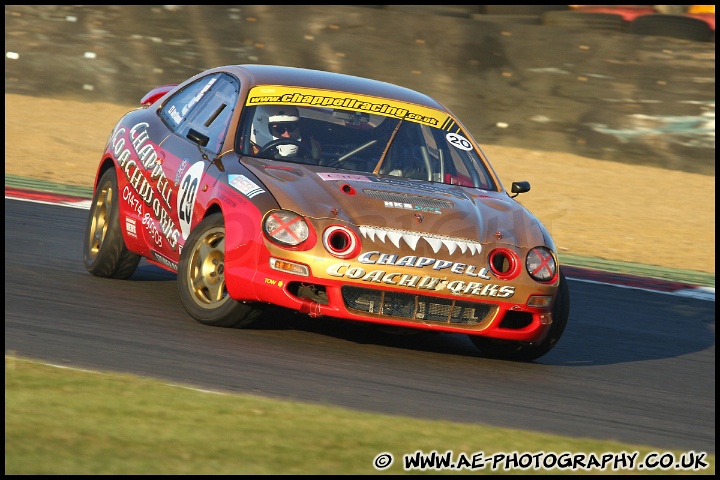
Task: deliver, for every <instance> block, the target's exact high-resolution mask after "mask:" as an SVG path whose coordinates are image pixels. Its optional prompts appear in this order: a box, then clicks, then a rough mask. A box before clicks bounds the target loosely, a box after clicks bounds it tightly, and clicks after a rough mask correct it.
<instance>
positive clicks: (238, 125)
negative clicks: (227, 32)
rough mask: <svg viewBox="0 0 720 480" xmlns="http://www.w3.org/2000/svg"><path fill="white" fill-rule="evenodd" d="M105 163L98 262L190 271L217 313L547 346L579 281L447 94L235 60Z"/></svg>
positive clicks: (188, 286) (495, 347) (139, 117)
mask: <svg viewBox="0 0 720 480" xmlns="http://www.w3.org/2000/svg"><path fill="white" fill-rule="evenodd" d="M141 105H142V106H141V107H140V108H138V109H136V110H133V111H130V112H129V113H127V114H125V115H124V116H123V117H122V118H121V119H120V121H119V122H118V123H117V125H116V126H115V128H114V129H113V131H112V133H111V135H110V137H109V139H108V142H107V145H106V147H105V150H104V153H103V155H102V158H101V160H100V164H99V167H98V169H97V175H96V181H95V186H94V195H93V199H92V203H91V208H90V214H89V217H88V221H87V229H86V232H85V237H84V251H83V261H84V264H85V267H86V268H87V270H88V271H89V272H90V273H91V274H93V275H96V276H99V277H109V278H119V279H126V278H129V277H130V276H132V275H133V273H134V272H135V270H136V269H137V267H138V264H139V262H140V259H141V258H145V259H146V260H147V262H149V263H150V264H154V265H157V266H159V267H162V268H164V269H167V270H169V271H171V272H174V273H176V274H177V285H178V290H179V296H180V300H181V302H182V305H183V306H184V308H185V310H187V312H188V313H189V315H190V316H192V317H193V318H195V319H196V320H198V321H199V322H202V323H204V324H206V325H213V326H222V327H246V326H248V325H250V324H251V323H256V322H262V318H263V316H262V313H263V312H264V311H265V310H266V307H268V306H270V305H273V306H277V307H284V308H287V309H290V310H294V311H297V312H301V313H304V314H307V315H309V316H311V317H318V316H321V315H324V316H328V317H332V318H336V319H343V320H348V321H360V322H371V323H375V324H382V325H385V326H392V327H404V328H402V329H398V330H407V329H408V328H409V329H421V330H429V331H437V332H452V333H461V334H467V335H469V338H470V339H471V341H472V342H473V343H474V345H475V346H477V347H478V349H479V350H480V351H481V352H482V353H484V354H485V355H487V356H490V357H498V358H506V359H513V360H524V361H530V360H534V359H536V358H538V357H540V356H542V355H544V354H546V353H547V352H549V351H550V350H551V349H552V348H553V347H554V346H555V344H556V343H557V342H558V340H559V339H560V337H561V335H562V333H563V331H564V329H565V326H566V324H567V321H568V316H569V292H568V287H567V283H566V280H565V277H564V276H563V273H562V271H561V270H560V267H559V264H558V257H557V252H556V248H555V245H554V244H553V241H552V239H551V237H550V235H549V233H548V231H547V229H546V228H545V227H544V226H543V225H542V224H541V222H540V221H538V219H537V218H535V217H534V216H533V215H532V214H531V213H529V212H528V211H527V210H526V209H525V208H524V207H523V206H522V205H521V204H519V203H518V202H517V201H516V200H515V199H514V197H515V196H517V194H519V193H523V192H527V191H528V190H529V189H530V185H529V184H528V183H527V182H514V183H513V184H512V187H511V190H510V192H508V191H507V190H505V188H504V187H503V186H502V184H501V183H500V180H499V178H498V176H497V174H496V173H495V172H494V170H493V169H492V167H491V165H490V163H489V162H488V160H487V158H486V156H485V154H484V153H483V152H482V150H481V148H480V147H479V146H478V144H477V143H476V141H475V140H474V139H473V137H472V135H470V133H469V132H468V131H467V130H466V129H465V127H464V126H463V125H462V124H461V123H460V120H459V119H457V118H456V117H455V116H454V115H453V114H452V113H451V112H450V111H449V110H448V109H447V108H445V107H444V106H443V105H441V104H440V103H438V102H437V101H435V100H433V99H432V98H430V97H428V96H426V95H424V94H421V93H418V92H416V91H413V90H410V89H407V88H403V87H400V86H396V85H392V84H389V83H384V82H380V81H376V80H370V79H366V78H360V77H354V76H349V75H343V74H337V73H329V72H323V71H314V70H307V69H300V68H290V67H281V66H264V65H232V66H223V67H218V68H213V69H210V70H207V71H204V72H202V73H199V74H197V75H195V76H193V77H191V78H190V79H188V80H186V81H184V82H183V83H181V84H178V85H175V84H173V85H165V86H160V87H157V88H155V89H154V90H151V91H150V92H149V93H148V94H147V95H146V96H145V97H144V98H143V99H142V100H141Z"/></svg>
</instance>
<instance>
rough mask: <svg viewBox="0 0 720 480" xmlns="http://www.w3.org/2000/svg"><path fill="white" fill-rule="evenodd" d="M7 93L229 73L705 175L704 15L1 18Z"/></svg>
mask: <svg viewBox="0 0 720 480" xmlns="http://www.w3.org/2000/svg"><path fill="white" fill-rule="evenodd" d="M5 50H6V54H5V92H6V93H15V94H22V95H30V96H43V97H55V98H68V99H74V100H77V99H80V100H83V101H88V102H97V101H103V102H112V103H120V104H127V105H135V104H138V103H139V100H140V98H141V97H142V96H143V95H144V94H145V93H146V92H147V91H149V90H150V89H152V88H153V87H155V86H157V85H161V84H166V83H180V82H182V81H184V80H185V79H187V78H189V77H190V76H192V75H194V74H196V73H199V72H201V71H203V70H205V69H208V68H211V67H215V66H219V65H226V64H243V63H253V64H277V65H288V66H295V67H304V68H312V69H319V70H327V71H332V72H340V73H345V74H350V75H358V76H363V77H369V78H374V79H377V80H381V81H387V82H391V83H396V84H399V85H402V86H405V87H409V88H413V89H416V90H419V91H421V92H423V93H426V94H428V95H430V96H432V97H434V98H435V99H437V100H439V101H440V102H441V103H443V104H445V105H446V106H447V107H448V108H449V109H450V110H452V111H453V112H454V113H456V114H457V115H458V116H459V117H460V119H461V120H462V121H463V122H464V123H465V125H466V126H467V127H468V128H469V130H470V131H471V132H472V134H473V135H474V136H475V138H476V139H477V140H478V141H479V142H480V143H481V144H486V145H487V144H492V145H504V146H510V147H520V148H528V149H533V150H540V151H546V152H548V154H551V152H569V153H574V154H577V155H582V156H586V157H591V158H596V159H602V160H611V161H617V162H624V163H633V164H643V165H652V166H659V167H663V168H668V169H673V170H682V171H686V172H692V173H700V174H703V175H715V9H714V6H712V5H709V6H701V5H679V6H678V5H622V6H613V5H609V6H608V5H605V6H582V5H574V6H570V5H534V6H530V5H510V6H504V5H429V6H401V5H372V6H352V5H330V6H318V5H314V6H313V5H311V6H289V5H279V6H277V5H276V6H267V5H265V6H264V5H236V6H217V5H209V6H201V5H130V6H112V5H110V6H105V5H31V6H20V5H6V6H5Z"/></svg>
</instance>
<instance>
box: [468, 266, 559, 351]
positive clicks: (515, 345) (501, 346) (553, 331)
mask: <svg viewBox="0 0 720 480" xmlns="http://www.w3.org/2000/svg"><path fill="white" fill-rule="evenodd" d="M569 316H570V290H569V289H568V286H567V280H566V279H565V275H564V274H563V273H562V270H561V271H560V285H558V291H557V293H556V297H555V303H553V308H552V320H553V323H552V325H551V326H550V332H548V334H547V336H546V337H545V340H543V341H542V343H538V344H532V345H529V344H526V343H521V342H514V341H510V340H497V339H494V338H488V337H480V336H477V335H469V337H470V341H472V343H473V344H474V345H475V346H476V347H477V348H478V349H479V350H480V352H481V353H482V354H483V355H485V356H488V357H492V358H501V359H504V360H516V361H523V362H530V361H532V360H536V359H538V358H540V357H542V356H543V355H545V354H546V353H548V352H549V351H550V350H552V349H553V348H554V347H555V345H556V344H557V342H558V340H560V337H561V336H562V334H563V332H564V331H565V327H566V326H567V322H568V318H569Z"/></svg>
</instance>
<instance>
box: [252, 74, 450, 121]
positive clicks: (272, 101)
mask: <svg viewBox="0 0 720 480" xmlns="http://www.w3.org/2000/svg"><path fill="white" fill-rule="evenodd" d="M268 104H269V105H277V104H287V105H297V106H309V107H325V108H340V109H345V110H355V111H360V112H367V113H372V114H376V115H383V116H386V117H392V118H400V119H402V120H407V121H410V122H415V123H421V124H424V125H430V126H432V127H436V128H440V129H442V130H450V129H451V128H452V127H453V126H454V125H455V121H454V120H453V119H452V117H450V116H449V115H448V114H447V113H445V112H442V111H440V110H436V109H434V108H428V107H422V106H420V105H415V104H412V103H405V102H400V101H397V100H390V99H387V98H380V97H371V96H368V95H359V94H355V93H348V92H336V91H331V90H318V89H313V88H303V87H286V86H268V85H264V86H259V87H254V88H253V89H252V90H250V94H249V95H248V99H247V102H246V105H247V106H253V105H268Z"/></svg>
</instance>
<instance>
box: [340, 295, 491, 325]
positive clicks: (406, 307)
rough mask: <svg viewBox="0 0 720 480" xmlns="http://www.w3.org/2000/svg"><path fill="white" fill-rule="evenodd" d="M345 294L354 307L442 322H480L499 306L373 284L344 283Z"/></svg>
mask: <svg viewBox="0 0 720 480" xmlns="http://www.w3.org/2000/svg"><path fill="white" fill-rule="evenodd" d="M342 296H343V300H344V301H345V306H346V307H347V308H348V309H350V310H357V311H361V312H363V313H372V314H377V315H384V316H389V317H399V318H406V319H409V320H412V321H416V322H428V321H430V322H439V323H444V324H459V325H467V326H478V325H479V324H481V323H483V321H484V320H486V319H491V318H492V316H493V314H494V313H495V311H496V309H497V307H496V306H494V305H490V304H484V303H478V302H466V301H460V300H451V299H448V298H436V297H429V296H425V295H413V294H411V293H400V292H388V291H384V290H374V289H370V288H362V287H353V286H347V285H345V286H343V287H342Z"/></svg>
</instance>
